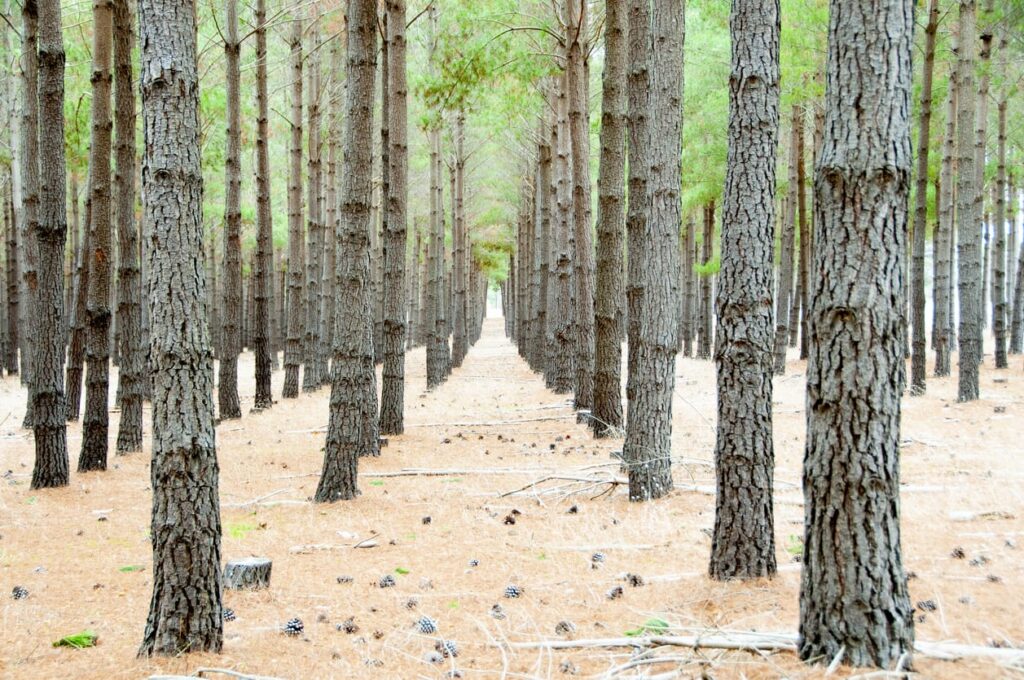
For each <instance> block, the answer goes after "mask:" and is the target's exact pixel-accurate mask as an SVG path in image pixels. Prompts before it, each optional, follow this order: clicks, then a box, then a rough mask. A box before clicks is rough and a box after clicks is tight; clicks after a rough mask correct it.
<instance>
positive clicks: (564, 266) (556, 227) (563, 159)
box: [551, 73, 576, 394]
mask: <svg viewBox="0 0 1024 680" xmlns="http://www.w3.org/2000/svg"><path fill="white" fill-rule="evenodd" d="M566 80H567V79H566V76H565V74H564V73H563V74H562V75H561V76H559V77H558V85H557V90H556V98H555V112H556V120H555V124H554V125H553V126H552V131H551V148H552V153H553V154H554V158H553V160H552V165H553V169H554V172H553V174H552V181H553V183H554V184H553V187H552V192H551V193H552V199H553V201H554V215H553V216H552V224H551V228H552V230H553V232H554V241H555V244H554V247H555V256H554V258H553V260H552V262H553V264H554V272H553V273H554V295H555V303H554V305H553V306H552V312H553V315H552V331H553V332H552V340H553V346H552V350H553V357H552V361H551V370H552V377H551V389H552V391H554V392H555V393H557V394H568V393H569V392H571V391H572V389H573V386H574V381H575V375H576V373H575V370H574V363H575V359H576V351H575V340H576V338H575V327H574V324H575V318H576V315H575V312H574V309H573V300H574V295H573V294H574V287H573V264H572V257H573V233H572V223H571V221H570V215H571V214H572V194H571V193H570V186H569V185H570V177H569V154H570V146H569V118H568V113H569V109H568V104H569V103H568V97H567V96H566V88H567V85H566Z"/></svg>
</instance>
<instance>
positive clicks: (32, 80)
mask: <svg viewBox="0 0 1024 680" xmlns="http://www.w3.org/2000/svg"><path fill="white" fill-rule="evenodd" d="M21 18H22V43H21V81H22V98H21V127H20V129H19V135H18V145H19V155H18V158H17V162H18V164H19V166H20V171H21V219H20V220H18V222H17V225H18V247H19V249H20V252H19V253H18V265H19V273H20V275H21V288H20V290H19V293H18V295H19V298H20V302H21V304H19V305H18V316H19V318H18V324H19V326H20V327H21V333H19V335H18V344H19V346H20V350H21V382H22V384H23V385H25V386H26V387H27V388H28V402H27V404H26V405H25V418H24V420H23V421H22V427H32V420H33V413H34V411H35V399H34V398H33V396H32V393H33V391H34V389H35V387H34V385H35V377H34V375H33V371H32V360H33V359H34V358H35V342H36V337H35V334H34V333H33V332H32V327H33V324H34V323H35V321H34V319H33V315H34V314H35V313H36V311H37V309H38V304H39V301H38V300H37V299H36V291H37V287H38V285H39V279H38V258H39V253H38V244H37V243H36V223H37V222H38V221H39V135H38V134H37V130H38V129H39V96H38V77H39V76H38V72H39V60H38V59H39V47H38V29H39V21H38V12H37V3H36V2H35V1H34V0H26V1H25V2H23V3H22V5H21Z"/></svg>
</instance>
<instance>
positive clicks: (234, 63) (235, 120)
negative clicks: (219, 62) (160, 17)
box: [217, 0, 259, 420]
mask: <svg viewBox="0 0 1024 680" xmlns="http://www.w3.org/2000/svg"><path fill="white" fill-rule="evenodd" d="M225 13H226V15H227V16H226V18H225V22H226V29H227V33H226V35H225V37H224V64H225V71H226V73H225V82H226V83H227V153H226V155H225V159H224V175H225V177H224V183H225V191H224V320H223V321H224V325H223V328H222V331H221V343H220V354H219V355H218V357H217V358H218V359H219V360H220V376H219V377H220V381H219V383H218V385H217V400H218V402H219V406H220V409H219V415H220V419H221V420H227V419H229V418H241V417H242V407H241V404H239V402H238V355H239V353H240V352H241V351H242V328H241V322H242V166H241V163H242V92H241V79H242V75H241V70H240V66H239V60H240V57H241V48H242V45H241V43H240V42H239V40H238V0H227V2H226V4H225ZM257 153H259V151H258V150H257Z"/></svg>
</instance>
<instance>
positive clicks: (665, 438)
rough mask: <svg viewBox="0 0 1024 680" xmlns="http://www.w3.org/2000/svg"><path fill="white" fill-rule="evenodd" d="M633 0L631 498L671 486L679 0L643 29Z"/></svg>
mask: <svg viewBox="0 0 1024 680" xmlns="http://www.w3.org/2000/svg"><path fill="white" fill-rule="evenodd" d="M639 4H643V3H635V4H634V5H633V7H632V11H631V12H630V24H629V30H630V34H631V35H630V42H631V43H633V42H634V40H637V41H638V40H644V41H645V42H646V46H645V49H641V50H631V56H633V57H636V58H638V59H639V60H640V61H639V62H638V61H634V68H635V69H637V70H638V71H639V70H641V69H642V68H643V66H644V65H645V64H647V65H648V67H649V69H650V71H649V89H648V90H647V93H646V94H647V97H644V94H645V93H644V92H640V93H638V97H637V98H638V101H640V102H642V101H643V99H644V98H646V99H647V107H648V108H647V111H648V114H649V116H650V119H649V121H633V125H634V126H635V129H634V132H639V131H641V130H643V129H644V128H646V129H647V131H648V132H649V139H650V146H649V148H648V150H647V152H648V153H647V154H646V155H645V156H644V158H645V160H646V162H647V164H648V167H647V172H646V180H647V187H646V188H647V196H648V200H649V203H648V204H647V205H646V206H645V208H646V209H648V210H649V212H648V219H647V220H646V221H645V222H644V223H643V224H642V229H641V230H640V231H639V232H636V233H634V234H631V235H630V253H629V262H630V280H629V287H630V300H629V306H630V324H631V326H633V328H634V329H635V338H636V346H635V347H633V346H632V343H631V346H630V349H629V386H628V388H627V395H628V397H629V409H628V415H627V423H626V441H625V443H624V445H623V458H624V459H625V461H626V465H627V467H628V471H629V498H630V500H632V501H644V500H651V499H655V498H659V497H661V496H663V495H665V494H667V493H668V492H669V491H671V490H672V464H671V455H672V451H671V448H672V441H671V440H672V396H673V393H674V391H675V363H676V352H677V351H678V349H679V316H678V313H677V310H678V309H679V299H678V287H677V286H676V284H675V277H676V276H677V273H678V271H679V228H680V223H681V218H680V195H679V194H680V174H681V167H680V157H681V154H682V134H681V128H682V123H683V120H682V118H683V113H682V106H681V102H682V96H683V36H684V11H683V1H682V0H655V1H654V3H653V7H652V8H651V23H650V26H651V28H650V30H649V33H648V30H647V29H646V26H647V22H646V21H644V20H643V19H644V16H643V15H644V11H643V8H640V7H638V6H637V5H639ZM634 32H636V33H640V34H641V35H634ZM655 45H656V46H657V49H654V46H655ZM644 51H648V54H649V55H650V57H649V61H648V60H647V59H644V58H643V52H644ZM632 110H633V111H635V110H636V109H632ZM631 189H632V187H631ZM634 226H640V225H634ZM634 248H635V249H634ZM631 340H632V338H631Z"/></svg>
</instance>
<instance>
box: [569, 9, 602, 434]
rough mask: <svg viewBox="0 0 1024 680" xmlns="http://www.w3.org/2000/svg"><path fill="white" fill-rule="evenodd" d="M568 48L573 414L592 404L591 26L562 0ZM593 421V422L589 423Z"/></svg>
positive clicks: (584, 11)
mask: <svg viewBox="0 0 1024 680" xmlns="http://www.w3.org/2000/svg"><path fill="white" fill-rule="evenodd" d="M565 4H566V13H565V14H566V19H567V22H566V23H567V38H568V41H567V42H568V49H567V50H566V57H567V59H566V65H565V73H566V88H567V89H568V95H569V101H568V104H569V143H570V144H569V145H570V155H571V157H572V184H571V187H572V215H571V220H572V222H571V229H572V233H573V237H574V240H575V243H574V249H573V253H572V258H573V285H574V297H575V303H574V311H575V314H576V318H575V321H574V327H575V331H576V337H575V345H576V357H575V364H576V365H575V379H574V403H573V406H574V408H576V409H577V410H580V409H585V410H590V409H592V408H593V405H594V352H595V349H594V344H595V338H594V244H593V237H592V236H591V228H590V106H589V101H588V98H587V94H588V91H589V88H588V87H587V76H588V74H589V64H588V56H587V55H588V54H589V52H590V46H589V45H588V44H586V38H585V34H586V32H587V30H588V28H589V18H588V16H587V5H588V3H587V2H586V0H565ZM591 422H592V423H593V421H591Z"/></svg>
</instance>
